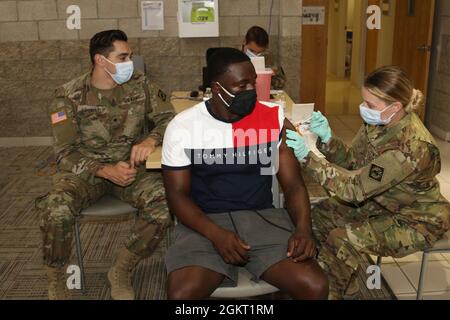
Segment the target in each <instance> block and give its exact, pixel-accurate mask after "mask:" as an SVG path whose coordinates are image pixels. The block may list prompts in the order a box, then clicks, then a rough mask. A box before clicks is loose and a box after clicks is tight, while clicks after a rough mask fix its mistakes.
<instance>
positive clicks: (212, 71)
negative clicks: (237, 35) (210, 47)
mask: <svg viewBox="0 0 450 320" xmlns="http://www.w3.org/2000/svg"><path fill="white" fill-rule="evenodd" d="M245 61H250V58H249V57H248V56H247V55H246V54H245V53H243V52H242V51H240V50H238V49H235V48H220V49H218V50H217V51H216V52H214V53H213V54H212V55H211V57H209V59H208V64H207V76H208V79H207V80H208V81H207V82H208V83H209V84H211V82H214V81H217V79H218V78H219V77H220V76H221V75H223V74H224V73H225V72H227V70H228V67H229V66H230V65H232V64H235V63H241V62H245Z"/></svg>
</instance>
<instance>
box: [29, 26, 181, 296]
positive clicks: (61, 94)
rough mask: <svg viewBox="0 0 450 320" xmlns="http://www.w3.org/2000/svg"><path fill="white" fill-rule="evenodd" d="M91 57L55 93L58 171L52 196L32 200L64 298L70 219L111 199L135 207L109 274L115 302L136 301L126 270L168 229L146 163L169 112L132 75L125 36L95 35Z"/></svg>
mask: <svg viewBox="0 0 450 320" xmlns="http://www.w3.org/2000/svg"><path fill="white" fill-rule="evenodd" d="M89 51H90V57H91V61H92V64H93V69H92V71H91V72H89V73H87V74H84V75H82V76H81V77H79V78H76V79H74V80H72V81H70V82H68V83H67V84H65V85H63V86H62V87H60V88H58V89H57V90H56V96H55V98H54V100H53V102H52V103H51V104H50V107H49V119H50V121H51V125H52V129H53V136H54V149H55V153H56V161H57V165H58V173H57V174H56V175H55V176H54V178H53V181H54V182H53V183H54V187H53V190H52V191H51V192H49V193H48V194H47V195H45V196H44V197H41V198H39V199H37V202H36V205H37V208H38V209H39V211H40V213H41V217H42V220H41V230H42V234H43V242H44V243H43V251H44V252H43V253H44V263H45V265H46V270H47V275H48V281H49V288H48V295H49V298H50V299H65V298H68V297H69V294H68V291H67V290H66V285H65V282H66V281H65V280H64V275H65V271H66V265H67V263H68V260H69V257H70V253H71V246H72V230H73V224H74V217H75V216H77V215H79V213H80V211H81V210H83V209H85V208H87V207H89V206H90V205H92V204H93V203H95V202H96V201H97V200H98V199H99V198H101V197H102V196H103V195H104V194H105V193H110V194H112V195H114V196H116V197H117V198H119V199H121V200H123V201H126V202H128V203H130V204H131V205H132V206H134V207H136V208H138V209H139V210H138V217H137V220H136V224H135V226H134V229H133V231H132V233H131V235H130V238H129V240H128V242H127V244H126V246H125V248H123V249H121V251H120V252H119V254H118V256H117V258H116V261H115V263H114V265H113V266H112V268H111V269H110V270H109V272H108V280H109V282H110V284H111V296H112V298H113V299H133V298H134V292H133V288H132V286H131V280H130V275H131V271H132V269H133V268H134V267H135V265H136V264H137V263H138V261H139V260H140V259H142V258H143V257H147V256H149V255H151V254H152V252H153V251H154V250H155V247H156V246H157V245H158V243H159V241H160V239H161V237H162V235H163V233H164V231H165V230H166V228H167V227H168V226H169V224H170V215H169V211H168V208H167V205H166V200H165V193H164V186H163V182H162V177H161V174H160V173H155V172H146V170H145V165H143V164H144V162H145V160H146V158H147V157H148V155H149V154H151V153H152V152H153V151H154V150H155V148H156V147H157V146H159V145H161V143H162V138H163V135H164V131H165V129H166V126H167V124H168V123H169V121H170V120H171V119H172V118H173V116H174V112H173V107H172V105H171V103H170V102H169V100H168V97H167V96H166V95H165V94H164V92H163V91H162V90H161V89H159V88H158V87H157V86H156V85H154V84H152V83H149V81H148V79H147V78H146V76H145V75H144V74H143V73H141V72H139V71H137V70H134V68H133V62H132V61H131V60H130V57H131V55H132V51H131V48H130V46H129V44H128V42H127V36H126V35H125V33H124V32H122V31H120V30H109V31H103V32H100V33H97V34H96V35H95V36H94V37H93V38H92V39H91V41H90V48H89ZM145 122H147V123H145Z"/></svg>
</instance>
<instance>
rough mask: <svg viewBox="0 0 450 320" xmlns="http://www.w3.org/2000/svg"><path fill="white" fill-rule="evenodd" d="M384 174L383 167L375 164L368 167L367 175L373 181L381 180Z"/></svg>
mask: <svg viewBox="0 0 450 320" xmlns="http://www.w3.org/2000/svg"><path fill="white" fill-rule="evenodd" d="M383 176H384V168H383V167H380V166H377V165H376V164H372V167H371V168H370V172H369V177H370V178H371V179H373V180H375V181H378V182H381V181H382V180H383Z"/></svg>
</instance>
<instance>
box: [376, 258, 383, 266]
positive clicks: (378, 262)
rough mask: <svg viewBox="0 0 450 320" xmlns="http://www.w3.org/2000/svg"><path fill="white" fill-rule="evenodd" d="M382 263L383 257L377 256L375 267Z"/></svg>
mask: <svg viewBox="0 0 450 320" xmlns="http://www.w3.org/2000/svg"><path fill="white" fill-rule="evenodd" d="M382 263H383V257H382V256H378V257H377V266H379V267H381V264H382Z"/></svg>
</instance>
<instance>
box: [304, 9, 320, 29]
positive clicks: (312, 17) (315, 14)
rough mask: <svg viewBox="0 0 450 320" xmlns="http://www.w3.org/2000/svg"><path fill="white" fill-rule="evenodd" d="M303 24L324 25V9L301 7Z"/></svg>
mask: <svg viewBox="0 0 450 320" xmlns="http://www.w3.org/2000/svg"><path fill="white" fill-rule="evenodd" d="M303 24H304V25H321V24H325V7H303Z"/></svg>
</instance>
